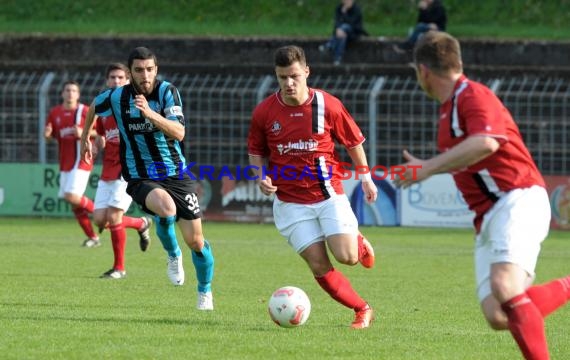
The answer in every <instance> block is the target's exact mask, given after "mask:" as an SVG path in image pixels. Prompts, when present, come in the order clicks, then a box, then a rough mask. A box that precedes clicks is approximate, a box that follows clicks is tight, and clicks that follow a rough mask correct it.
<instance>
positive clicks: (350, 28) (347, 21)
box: [319, 0, 368, 66]
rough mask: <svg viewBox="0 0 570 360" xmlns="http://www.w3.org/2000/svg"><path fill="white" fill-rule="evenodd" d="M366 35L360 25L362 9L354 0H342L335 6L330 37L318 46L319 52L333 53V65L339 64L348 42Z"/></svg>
mask: <svg viewBox="0 0 570 360" xmlns="http://www.w3.org/2000/svg"><path fill="white" fill-rule="evenodd" d="M361 35H368V33H367V32H366V30H364V27H363V26H362V10H361V9H360V6H358V5H357V4H356V3H355V2H354V0H342V1H341V2H340V4H339V5H338V6H337V7H336V10H335V15H334V29H333V34H332V37H331V39H330V40H329V41H328V42H326V43H325V44H323V45H320V46H319V50H320V51H321V52H325V51H330V52H332V53H333V60H334V65H337V66H338V65H340V64H341V62H342V58H343V56H344V52H345V50H346V45H347V43H348V42H350V41H353V40H356V39H358V38H359V37H360V36H361Z"/></svg>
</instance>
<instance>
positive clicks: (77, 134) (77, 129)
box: [73, 124, 83, 139]
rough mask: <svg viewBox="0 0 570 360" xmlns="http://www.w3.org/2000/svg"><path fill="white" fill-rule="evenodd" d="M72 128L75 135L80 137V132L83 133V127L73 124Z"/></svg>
mask: <svg viewBox="0 0 570 360" xmlns="http://www.w3.org/2000/svg"><path fill="white" fill-rule="evenodd" d="M73 130H74V133H75V137H76V138H79V139H81V134H83V128H82V127H81V126H79V125H77V124H76V125H73Z"/></svg>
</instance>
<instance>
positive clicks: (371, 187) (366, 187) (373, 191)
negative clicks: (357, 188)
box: [362, 180, 378, 204]
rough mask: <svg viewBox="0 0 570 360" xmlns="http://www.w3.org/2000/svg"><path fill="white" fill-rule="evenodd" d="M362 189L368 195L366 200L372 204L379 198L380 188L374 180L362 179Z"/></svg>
mask: <svg viewBox="0 0 570 360" xmlns="http://www.w3.org/2000/svg"><path fill="white" fill-rule="evenodd" d="M362 191H363V192H364V196H366V202H367V203H369V204H372V203H373V202H375V201H376V199H377V198H378V189H377V188H376V185H375V184H374V182H373V181H372V180H370V181H362Z"/></svg>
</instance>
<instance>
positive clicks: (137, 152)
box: [82, 47, 214, 310]
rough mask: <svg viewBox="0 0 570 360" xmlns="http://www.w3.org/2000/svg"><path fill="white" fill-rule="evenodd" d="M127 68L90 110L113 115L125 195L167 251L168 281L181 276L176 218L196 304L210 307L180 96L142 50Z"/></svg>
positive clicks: (209, 271) (209, 260) (205, 250)
mask: <svg viewBox="0 0 570 360" xmlns="http://www.w3.org/2000/svg"><path fill="white" fill-rule="evenodd" d="M128 66H129V70H130V71H131V83H130V84H128V85H125V86H123V87H119V88H116V89H108V90H106V91H104V92H102V93H101V94H99V95H98V96H97V97H96V98H95V100H94V104H93V107H94V109H95V114H96V115H98V116H108V115H113V116H114V117H115V119H116V121H117V126H118V129H119V135H120V158H121V166H122V175H123V177H124V179H125V180H126V181H127V182H128V187H127V193H128V194H129V195H131V197H132V198H133V199H134V200H135V201H136V202H137V203H138V204H139V205H141V207H142V208H143V210H144V211H145V212H147V213H149V214H152V215H154V216H155V221H156V233H157V235H158V238H159V239H160V241H161V243H162V245H163V247H164V249H165V250H166V252H167V254H168V263H167V275H168V277H169V279H170V281H171V282H172V283H173V284H174V285H182V284H184V278H185V277H184V268H183V266H182V251H181V249H180V247H179V246H178V240H177V238H176V232H175V229H174V223H175V222H178V226H179V228H180V230H181V232H182V236H183V238H184V241H185V242H186V244H187V245H188V246H189V247H190V249H191V253H192V262H193V263H194V268H195V270H196V278H197V282H198V303H197V308H198V309H199V310H213V307H214V306H213V299H212V291H211V282H212V278H213V274H214V256H213V254H212V251H211V248H210V244H209V243H208V241H206V240H205V238H204V234H203V232H202V222H201V217H202V212H201V210H200V205H199V203H198V197H197V191H196V186H197V184H196V181H195V179H196V178H195V177H194V176H193V175H192V174H191V173H190V172H189V171H187V169H186V160H185V158H184V154H183V143H182V141H183V139H184V135H185V132H186V130H185V121H184V114H183V110H182V101H181V98H180V94H179V93H178V90H177V89H176V87H175V86H174V85H172V84H171V83H169V82H167V81H160V80H158V79H157V74H158V61H157V58H156V56H155V54H154V53H153V52H152V51H151V50H149V49H148V48H145V47H137V48H135V49H134V50H133V51H132V52H131V53H130V55H129V59H128ZM82 154H84V156H86V157H87V158H89V157H90V156H91V144H90V142H89V140H88V139H85V140H84V141H82Z"/></svg>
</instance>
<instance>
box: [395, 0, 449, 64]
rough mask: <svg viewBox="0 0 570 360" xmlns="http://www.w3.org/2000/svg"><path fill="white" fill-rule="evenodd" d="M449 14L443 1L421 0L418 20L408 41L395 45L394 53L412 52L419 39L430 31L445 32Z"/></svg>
mask: <svg viewBox="0 0 570 360" xmlns="http://www.w3.org/2000/svg"><path fill="white" fill-rule="evenodd" d="M446 25H447V14H446V11H445V6H444V5H443V2H442V1H441V0H420V1H419V2H418V20H417V21H416V26H415V27H414V28H413V29H412V30H411V32H410V35H409V36H408V38H407V39H406V41H404V42H402V43H400V44H395V45H394V51H395V52H397V53H399V54H405V53H406V52H411V51H412V49H413V48H414V45H415V44H416V41H418V38H419V37H420V36H422V35H423V34H424V33H426V32H428V31H432V30H434V31H445V27H446Z"/></svg>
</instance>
